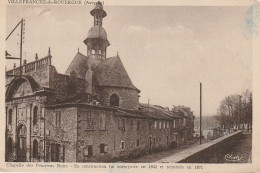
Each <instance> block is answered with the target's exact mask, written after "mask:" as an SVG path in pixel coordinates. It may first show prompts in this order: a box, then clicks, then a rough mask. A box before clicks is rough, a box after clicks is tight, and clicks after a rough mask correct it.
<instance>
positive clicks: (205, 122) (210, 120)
mask: <svg viewBox="0 0 260 173" xmlns="http://www.w3.org/2000/svg"><path fill="white" fill-rule="evenodd" d="M199 126H200V117H195V120H194V127H195V128H199ZM218 126H219V121H218V120H217V119H216V116H202V128H203V129H205V128H215V127H218Z"/></svg>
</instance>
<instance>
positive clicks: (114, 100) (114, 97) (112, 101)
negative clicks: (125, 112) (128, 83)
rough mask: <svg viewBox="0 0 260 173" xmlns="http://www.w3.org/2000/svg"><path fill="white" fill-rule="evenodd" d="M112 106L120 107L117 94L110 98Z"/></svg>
mask: <svg viewBox="0 0 260 173" xmlns="http://www.w3.org/2000/svg"><path fill="white" fill-rule="evenodd" d="M110 106H119V97H118V96H117V95H116V94H112V95H111V96H110Z"/></svg>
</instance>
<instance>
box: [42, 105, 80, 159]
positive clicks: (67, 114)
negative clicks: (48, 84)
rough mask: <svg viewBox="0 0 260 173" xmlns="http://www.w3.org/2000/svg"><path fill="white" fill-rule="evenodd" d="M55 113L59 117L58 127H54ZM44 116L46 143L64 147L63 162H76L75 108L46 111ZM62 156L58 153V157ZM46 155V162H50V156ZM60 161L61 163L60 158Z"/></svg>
mask: <svg viewBox="0 0 260 173" xmlns="http://www.w3.org/2000/svg"><path fill="white" fill-rule="evenodd" d="M56 113H60V115H61V121H60V122H61V123H60V125H59V127H57V125H56ZM45 116H46V138H47V142H49V143H50V144H51V143H58V144H60V145H61V146H63V145H65V153H64V156H65V160H64V161H65V162H76V147H75V146H76V142H77V108H75V107H71V108H60V109H46V111H45ZM50 151H51V149H50V150H49V152H50ZM62 154H63V153H62V151H60V155H62ZM48 155H49V157H48V158H47V161H50V154H48ZM60 161H63V160H62V158H61V160H60Z"/></svg>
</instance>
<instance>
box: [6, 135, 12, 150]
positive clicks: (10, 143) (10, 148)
mask: <svg viewBox="0 0 260 173" xmlns="http://www.w3.org/2000/svg"><path fill="white" fill-rule="evenodd" d="M6 147H7V152H8V153H12V152H13V140H12V138H11V137H9V138H8V141H7V146H6Z"/></svg>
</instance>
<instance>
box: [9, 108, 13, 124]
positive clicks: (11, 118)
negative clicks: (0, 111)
mask: <svg viewBox="0 0 260 173" xmlns="http://www.w3.org/2000/svg"><path fill="white" fill-rule="evenodd" d="M12 121H13V111H12V109H10V110H9V116H8V123H9V124H10V125H12Z"/></svg>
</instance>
